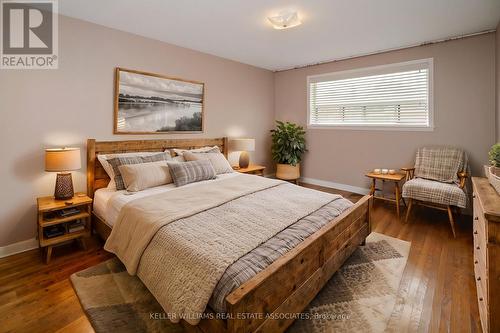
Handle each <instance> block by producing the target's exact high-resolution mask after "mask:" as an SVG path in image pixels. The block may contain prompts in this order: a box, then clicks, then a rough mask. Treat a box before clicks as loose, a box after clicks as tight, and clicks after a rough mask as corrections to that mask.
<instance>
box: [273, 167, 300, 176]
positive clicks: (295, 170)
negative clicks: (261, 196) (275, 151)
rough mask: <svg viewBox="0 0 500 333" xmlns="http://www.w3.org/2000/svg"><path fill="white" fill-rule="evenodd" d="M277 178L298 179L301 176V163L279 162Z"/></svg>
mask: <svg viewBox="0 0 500 333" xmlns="http://www.w3.org/2000/svg"><path fill="white" fill-rule="evenodd" d="M276 178H278V179H282V180H296V179H299V178H300V164H297V165H295V166H293V165H290V164H277V167H276Z"/></svg>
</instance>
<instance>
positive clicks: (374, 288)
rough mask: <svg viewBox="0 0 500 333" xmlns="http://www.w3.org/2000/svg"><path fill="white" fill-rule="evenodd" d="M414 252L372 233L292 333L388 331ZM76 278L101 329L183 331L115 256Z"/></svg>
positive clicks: (78, 289)
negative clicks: (398, 294)
mask: <svg viewBox="0 0 500 333" xmlns="http://www.w3.org/2000/svg"><path fill="white" fill-rule="evenodd" d="M409 252H410V243H408V242H405V241H402V240H398V239H395V238H392V237H388V236H384V235H381V234H378V233H372V234H370V236H368V238H367V242H366V245H365V246H360V247H359V248H358V249H357V250H356V251H355V252H354V254H353V255H352V256H351V257H350V258H349V259H348V260H347V261H346V262H345V263H344V265H343V266H342V267H341V269H340V270H339V271H338V272H337V273H336V274H335V275H334V276H333V277H332V278H331V279H330V281H328V283H327V284H326V286H325V287H324V288H323V289H322V290H321V291H320V293H319V294H318V295H317V296H316V298H315V299H314V300H313V301H312V302H311V304H310V305H309V307H308V308H307V309H306V310H304V312H303V314H304V315H303V316H302V318H305V319H298V320H296V321H295V322H294V324H293V325H292V326H291V327H290V328H289V329H288V332H290V333H298V332H325V333H326V332H334V331H335V332H384V331H386V329H387V325H388V322H389V319H390V318H391V313H392V312H393V309H394V305H395V303H396V295H397V291H398V287H399V283H400V281H401V277H402V275H403V271H404V268H405V266H406V261H407V259H408V253H409ZM71 281H72V283H73V287H74V289H75V291H76V294H77V295H78V298H79V299H80V303H81V305H82V307H83V309H84V311H85V313H86V314H87V316H88V318H89V320H90V322H91V324H92V326H93V327H94V330H95V331H96V332H97V333H101V332H123V333H125V332H184V329H183V328H182V326H180V325H175V324H172V323H171V322H170V321H169V320H168V317H167V315H166V314H165V313H164V312H163V309H162V308H161V306H160V305H159V304H158V302H157V301H156V300H155V299H154V297H153V295H151V293H150V292H149V291H148V290H147V288H146V287H145V286H144V284H143V283H142V282H141V281H140V280H139V279H138V278H137V277H136V276H130V275H128V273H127V272H126V271H125V268H124V266H123V265H122V264H121V263H120V261H119V260H118V259H116V258H115V259H110V260H108V261H106V262H103V263H100V264H99V265H96V266H93V267H90V268H87V269H85V270H83V271H81V272H78V273H75V274H73V275H71Z"/></svg>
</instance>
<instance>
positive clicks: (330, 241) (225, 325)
mask: <svg viewBox="0 0 500 333" xmlns="http://www.w3.org/2000/svg"><path fill="white" fill-rule="evenodd" d="M205 146H218V147H219V148H220V149H221V151H222V152H223V153H224V155H226V156H227V139H226V138H215V139H168V140H130V141H109V142H98V141H96V140H94V139H89V140H88V142H87V187H88V188H87V190H88V193H89V195H90V196H92V197H93V198H94V211H93V228H94V230H95V231H96V232H97V233H98V234H99V235H100V236H101V237H102V238H103V239H108V237H109V236H110V234H111V231H112V228H113V227H114V225H115V223H116V220H118V219H119V216H121V217H120V218H121V219H123V211H124V208H123V207H127V208H128V207H129V206H133V205H129V204H128V203H129V202H134V203H137V202H147V200H149V199H148V196H151V198H153V197H155V198H156V197H161V196H165V198H168V200H171V199H172V198H173V199H175V198H176V196H179V194H175V193H176V190H175V189H173V188H172V187H173V186H172V185H170V186H169V185H165V186H161V187H158V188H152V189H148V190H147V191H145V192H144V193H138V194H134V195H128V194H126V193H116V191H110V190H107V189H106V187H107V184H108V183H109V181H110V179H109V177H108V176H107V174H106V172H105V171H104V169H103V167H102V165H100V163H99V161H98V159H97V155H98V154H111V153H113V154H116V153H126V152H156V151H157V152H162V151H164V150H165V149H170V148H180V149H192V148H200V147H205ZM242 176H244V177H258V176H248V175H240V174H227V175H224V176H223V177H218V179H217V181H219V183H218V184H219V185H214V184H216V182H212V183H210V184H200V185H193V188H196V189H195V190H193V189H192V190H190V189H189V188H188V186H189V185H187V186H186V189H183V190H182V191H196V192H197V193H212V192H210V191H211V190H212V189H213V188H214V186H221V187H223V186H228V188H233V187H234V185H235V184H243V185H241V186H244V184H245V182H247V183H248V186H249V187H250V186H261V187H262V193H264V194H266V195H268V196H272V195H275V196H276V194H273V193H282V196H283V197H285V196H286V195H288V194H287V193H290V194H289V195H290V196H291V197H290V198H291V199H290V200H292V201H293V199H294V198H293V193H292V192H294V191H306V190H305V189H304V190H302V189H299V188H298V187H296V186H295V185H291V184H283V183H270V182H271V180H269V181H267V180H266V181H264V179H262V180H259V179H260V178H259V179H258V178H251V179H250V181H249V180H248V178H244V177H243V178H242ZM238 177H240V178H238ZM236 178H237V179H236ZM235 179H236V180H235ZM224 184H225V185H224ZM251 184H257V185H251ZM258 184H262V185H258ZM196 186H198V187H196ZM292 186H293V187H292ZM256 188H257V187H256ZM180 191H181V190H177V193H180ZM204 191H208V192H204ZM256 191H257V190H256ZM259 191H260V190H259ZM280 191H281V192H280ZM309 191H310V190H309ZM162 193H163V194H162ZM186 193H190V192H186ZM249 193H250V194H249V195H245V196H241V198H240V197H238V200H240V199H241V200H247V201H242V202H243V203H247V202H248V203H250V204H252V203H253V202H254V201H258V198H257V197H256V196H255V195H253V193H254V192H249ZM259 193H260V192H259ZM318 193H320V192H318ZM264 194H263V195H264ZM299 194H300V195H301V196H303V197H304V198H306V197H310V199H309V201H310V202H311V203H315V199H316V196H317V198H318V200H323V199H324V200H325V201H324V203H326V204H323V203H321V202H319V201H318V203H317V205H318V207H316V208H317V209H316V208H315V210H314V211H315V212H316V211H320V208H321V209H326V208H328V205H332V206H335V207H332V210H335V209H340V208H338V207H340V206H341V205H342V204H344V205H345V201H343V200H345V199H340V198H335V199H329V198H326V197H324V196H322V195H320V194H315V193H312V192H307V191H306V192H300V193H299ZM181 198H182V197H181ZM270 198H271V197H270ZM136 199H138V200H136ZM165 200H167V199H165ZM210 200H212V201H213V200H215V199H210ZM252 200H253V201H252ZM282 200H284V199H283V198H282ZM304 200H306V199H304ZM229 201H230V202H231V203H232V202H233V201H237V200H229ZM214 202H215V201H214ZM253 204H258V202H257V203H253ZM215 206H217V207H219V206H220V205H216V204H215V203H214V207H213V208H211V210H210V211H208V212H209V213H210V214H212V211H215ZM304 206H306V207H307V205H306V204H304ZM370 207H371V197H370V196H365V197H363V198H362V199H361V200H359V201H358V202H357V203H356V204H350V205H349V207H344V208H342V209H341V210H339V213H338V216H335V217H333V215H332V217H331V220H330V219H328V220H326V221H323V223H320V224H318V226H317V228H316V229H313V231H310V234H307V237H304V238H305V239H303V240H302V241H300V242H299V243H297V244H294V245H293V246H292V247H291V248H290V249H288V250H287V251H286V252H284V254H282V255H279V256H277V257H276V258H275V259H274V260H272V262H270V263H269V264H267V265H264V267H262V268H261V269H259V270H258V271H256V272H255V274H253V275H252V276H251V277H250V278H248V279H246V280H242V281H240V282H241V283H240V284H238V285H237V287H236V288H235V289H234V290H231V287H229V290H228V288H227V287H226V288H224V286H222V287H219V286H220V285H221V281H224V277H226V275H227V274H226V275H222V278H220V280H219V279H218V282H219V283H218V284H217V287H216V288H215V290H219V289H222V290H223V289H226V290H225V293H222V291H221V293H219V294H218V295H216V294H215V293H214V294H213V295H212V297H211V298H210V301H209V302H208V306H207V307H206V309H205V314H206V315H204V316H202V317H200V318H199V320H196V321H192V320H189V319H185V320H181V322H182V323H183V324H185V325H189V324H188V323H187V322H189V323H190V324H193V323H195V324H197V325H198V328H199V329H201V330H202V331H204V332H282V331H284V330H285V329H286V328H287V327H288V326H289V325H290V324H291V323H292V322H293V320H294V316H290V315H283V314H293V313H298V312H300V311H302V310H303V309H304V308H305V307H306V306H307V305H308V303H309V302H310V301H311V300H312V299H313V298H314V296H315V295H316V294H317V293H318V292H319V290H321V288H322V287H323V286H324V284H325V283H326V282H327V281H328V280H329V278H330V277H331V276H332V275H333V273H335V271H336V270H337V269H338V268H339V267H340V266H341V265H342V263H343V262H344V261H345V260H346V259H347V258H348V257H349V256H350V255H351V254H352V252H353V251H354V250H355V248H356V247H357V246H358V245H359V244H361V243H363V242H364V240H365V238H366V237H367V236H368V234H369V233H370ZM233 208H234V207H233ZM304 209H305V208H304ZM311 209H312V208H311ZM297 211H299V208H297ZM120 213H122V214H120ZM292 213H294V212H292ZM200 214H202V213H200ZM200 214H197V215H196V216H199V215H200ZM276 214H278V213H276ZM300 214H302V215H304V214H303V213H299V212H297V216H302V215H300ZM325 214H326V213H325ZM325 214H318V216H322V217H323V219H325V216H329V215H328V214H326V215H325ZM226 215H227V214H226ZM292 215H293V214H292ZM311 215H312V214H311ZM306 217H309V216H305V215H304V219H305V218H306ZM310 219H311V218H310ZM315 219H316V220H318V218H315ZM297 220H298V221H295V220H294V221H295V222H294V223H293V224H290V225H288V226H287V228H286V229H283V230H281V229H280V230H281V231H280V232H279V233H276V234H275V235H274V236H273V237H269V240H268V242H271V241H273V239H274V238H275V237H277V236H279V235H281V234H282V233H284V232H285V231H287V230H288V229H289V228H290V229H291V228H292V226H295V227H296V228H298V226H299V224H300V222H301V221H302V219H297ZM228 221H229V220H228ZM120 222H121V224H122V225H123V224H124V223H125V222H122V220H120ZM136 222H137V221H135V222H134V223H136ZM139 222H140V221H139ZM235 223H236V222H235ZM177 224H179V225H182V223H180V222H178V223H176V225H177ZM162 230H163V229H162ZM115 233H116V230H115ZM158 237H160V236H154V238H153V241H150V243H151V244H150V243H148V244H149V245H147V248H146V250H145V251H144V252H143V253H144V254H143V258H141V259H139V260H142V261H141V265H142V266H145V264H144V265H143V264H142V262H148V260H152V262H158V260H162V258H163V257H168V256H160V257H158V255H157V254H156V256H157V257H154V255H155V253H157V252H158V249H156V250H151V248H152V247H153V243H155V240H156V239H157V238H158ZM287 242H288V241H287ZM259 244H260V243H259ZM266 244H267V242H266V243H264V244H260V245H259V246H258V247H256V248H255V249H254V250H259V249H261V247H264V246H265V245H266ZM203 245H204V243H200V244H199V246H203ZM151 253H152V254H151ZM251 254H252V251H249V253H247V254H246V255H245V256H240V257H239V259H237V260H235V262H233V263H232V265H230V266H229V268H227V269H225V271H224V272H223V273H227V271H231V269H233V266H237V264H238V263H239V262H240V261H241V260H244V259H245V258H246V257H248V256H249V255H251ZM149 257H154V258H153V259H148V258H149ZM120 259H121V258H120ZM122 261H123V260H122ZM127 269H128V268H127ZM134 272H135V271H134ZM141 274H142V275H141ZM156 274H163V271H162V272H161V273H159V272H158V271H155V267H154V265H149V266H148V268H141V267H139V268H138V272H137V275H138V276H139V277H140V278H141V280H143V282H144V283H145V284H146V286H148V289H150V290H152V292H153V295H155V292H154V290H155V281H154V279H155V275H156ZM162 278H163V277H162ZM148 279H150V280H151V281H148ZM226 280H231V279H230V278H228V279H226ZM229 285H230V284H229ZM159 294H160V293H158V295H159ZM221 295H222V296H221ZM155 297H157V296H156V295H155ZM157 299H159V296H158V297H157ZM159 301H160V299H159ZM160 303H161V304H162V305H163V303H162V302H160ZM164 307H165V306H164ZM214 309H215V310H214ZM221 314H222V315H221Z"/></svg>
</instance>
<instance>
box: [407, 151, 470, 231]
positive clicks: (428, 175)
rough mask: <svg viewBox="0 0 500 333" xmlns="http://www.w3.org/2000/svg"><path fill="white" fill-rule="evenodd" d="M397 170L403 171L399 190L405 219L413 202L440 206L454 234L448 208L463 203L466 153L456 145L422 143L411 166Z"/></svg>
mask: <svg viewBox="0 0 500 333" xmlns="http://www.w3.org/2000/svg"><path fill="white" fill-rule="evenodd" d="M401 170H402V171H404V172H405V174H406V183H405V184H404V185H403V194H402V196H403V198H406V199H407V200H408V210H407V211H406V222H408V219H409V217H410V212H411V209H412V206H413V204H414V203H418V204H421V205H425V206H429V207H432V208H437V209H441V210H444V211H447V212H448V219H449V221H450V226H451V231H452V232H453V237H456V233H455V221H454V219H453V212H452V209H457V210H459V209H460V208H466V207H467V188H466V180H467V177H468V173H467V170H468V158H467V154H466V153H465V152H464V151H463V150H461V149H456V148H449V147H424V148H420V149H419V150H418V151H417V156H416V159H415V167H413V168H402V169H401Z"/></svg>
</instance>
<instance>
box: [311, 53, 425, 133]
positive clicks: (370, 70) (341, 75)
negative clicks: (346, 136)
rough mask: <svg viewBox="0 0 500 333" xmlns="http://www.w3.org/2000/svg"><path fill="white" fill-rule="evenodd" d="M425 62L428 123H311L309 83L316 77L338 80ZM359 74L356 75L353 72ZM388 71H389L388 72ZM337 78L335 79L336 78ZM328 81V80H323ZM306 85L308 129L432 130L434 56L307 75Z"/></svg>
mask: <svg viewBox="0 0 500 333" xmlns="http://www.w3.org/2000/svg"><path fill="white" fill-rule="evenodd" d="M420 64H425V65H426V66H427V68H428V70H429V76H428V109H429V125H428V126H422V125H387V126H381V125H370V124H362V125H353V124H346V125H342V124H334V125H328V124H312V123H311V83H313V82H318V80H317V79H318V78H321V77H328V78H329V79H331V80H340V79H343V78H355V77H365V76H372V75H377V73H376V72H377V71H378V72H380V71H384V70H388V69H389V70H390V69H391V68H397V67H399V68H401V71H395V72H393V73H397V72H403V71H405V70H404V67H410V66H415V65H420ZM358 73H359V74H360V75H358V76H356V75H355V74H358ZM389 73H390V72H389ZM336 78H337V79H336ZM325 81H329V80H325ZM306 85H307V128H308V129H342V130H361V131H424V132H425V131H427V132H430V131H433V130H434V58H426V59H418V60H412V61H405V62H399V63H391V64H386V65H380V66H370V67H363V68H356V69H350V70H345V71H338V72H330V73H324V74H317V75H308V76H307V80H306Z"/></svg>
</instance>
